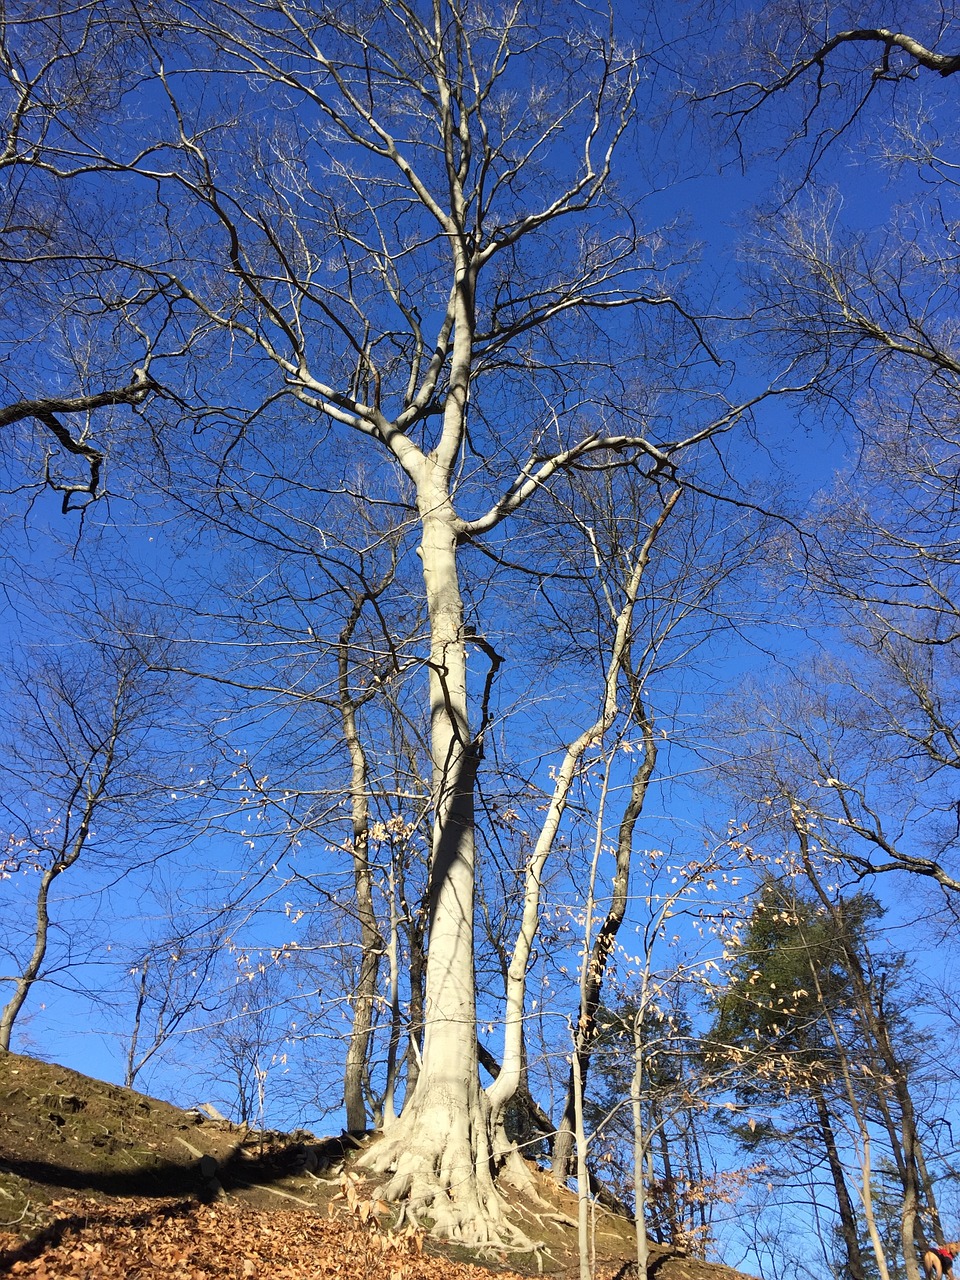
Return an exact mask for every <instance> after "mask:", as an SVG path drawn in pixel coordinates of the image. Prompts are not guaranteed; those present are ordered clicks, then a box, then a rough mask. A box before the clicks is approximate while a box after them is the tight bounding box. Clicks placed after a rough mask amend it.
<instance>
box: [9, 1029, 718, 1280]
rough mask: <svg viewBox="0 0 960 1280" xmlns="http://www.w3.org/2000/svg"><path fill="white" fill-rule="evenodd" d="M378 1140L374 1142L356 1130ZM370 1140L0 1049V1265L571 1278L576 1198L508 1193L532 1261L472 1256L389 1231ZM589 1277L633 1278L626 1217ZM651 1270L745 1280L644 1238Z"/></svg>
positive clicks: (129, 1273)
mask: <svg viewBox="0 0 960 1280" xmlns="http://www.w3.org/2000/svg"><path fill="white" fill-rule="evenodd" d="M365 1141H366V1142H370V1141H376V1138H375V1137H371V1138H368V1139H366V1140H365ZM362 1146H363V1143H356V1142H355V1141H354V1140H353V1139H350V1138H345V1137H344V1136H337V1137H331V1138H318V1137H316V1136H314V1135H313V1134H310V1133H306V1132H297V1133H289V1134H288V1133H273V1132H267V1133H261V1132H256V1131H252V1130H249V1129H247V1128H245V1127H241V1126H237V1125H233V1124H231V1123H229V1122H228V1121H227V1120H224V1119H223V1118H219V1119H218V1118H216V1117H215V1115H211V1114H208V1113H205V1111H204V1110H203V1109H198V1110H191V1111H184V1110H180V1109H179V1108H178V1107H175V1106H172V1105H171V1104H170V1103H167V1102H161V1101H159V1100H157V1099H156V1098H149V1097H146V1096H145V1095H144V1094H141V1093H136V1092H135V1091H134V1090H132V1089H122V1088H119V1087H118V1086H116V1085H109V1084H104V1083H102V1082H101V1081H98V1080H93V1079H91V1078H90V1077H88V1076H84V1075H80V1074H79V1073H78V1072H76V1071H71V1070H69V1069H68V1068H66V1067H61V1066H57V1065H54V1064H51V1063H47V1062H39V1061H37V1060H36V1059H34V1058H27V1057H23V1056H21V1055H18V1054H0V1274H11V1275H16V1276H33V1277H37V1278H38V1280H47V1278H49V1280H53V1278H54V1277H76V1278H77V1280H80V1278H81V1277H82V1280H112V1278H113V1277H114V1276H116V1277H117V1278H118V1280H120V1278H121V1277H123V1278H124V1280H126V1278H127V1277H131V1278H132V1280H133V1278H135V1277H139V1276H151V1277H171V1280H172V1278H173V1277H176V1278H177V1280H180V1278H183V1280H224V1278H225V1277H230V1278H231V1280H234V1278H235V1277H236V1278H237V1280H284V1278H285V1277H290V1278H291V1280H292V1278H293V1277H296V1280H326V1278H327V1277H335V1276H336V1277H343V1278H344V1280H353V1278H354V1277H356V1280H441V1278H442V1280H484V1278H486V1280H489V1278H490V1276H491V1274H498V1275H499V1276H501V1278H502V1277H504V1276H530V1275H538V1274H540V1273H541V1272H542V1273H543V1274H547V1275H554V1276H557V1277H558V1278H560V1280H575V1277H577V1276H578V1275H579V1263H578V1257H577V1232H576V1226H575V1219H576V1199H575V1197H574V1196H573V1195H572V1194H570V1193H569V1192H567V1191H563V1190H560V1189H559V1188H557V1187H556V1186H555V1184H554V1183H553V1182H552V1180H551V1179H550V1178H549V1177H547V1176H546V1175H540V1174H539V1173H538V1174H537V1177H538V1186H539V1192H540V1195H541V1197H542V1199H543V1200H545V1201H547V1202H548V1203H549V1205H550V1206H551V1210H552V1211H547V1210H545V1209H544V1207H543V1205H540V1206H534V1205H532V1204H525V1203H523V1202H522V1201H521V1200H519V1199H518V1198H514V1201H513V1207H514V1209H515V1211H516V1214H517V1220H518V1223H520V1224H521V1225H522V1226H523V1227H524V1229H525V1231H526V1232H527V1234H528V1235H529V1236H531V1237H535V1238H536V1239H537V1240H538V1241H541V1242H542V1243H543V1248H542V1249H541V1250H540V1251H539V1252H538V1253H537V1254H536V1255H532V1256H531V1255H529V1254H528V1255H519V1256H518V1255H516V1254H511V1255H510V1256H508V1255H507V1254H506V1253H498V1254H495V1255H493V1256H490V1255H489V1254H488V1255H487V1256H484V1257H479V1256H478V1255H477V1253H476V1252H475V1251H471V1250H469V1249H466V1248H464V1247H462V1246H457V1245H455V1244H450V1243H443V1242H438V1241H434V1240H432V1239H431V1238H429V1237H427V1236H425V1234H424V1232H423V1231H422V1230H417V1229H415V1228H412V1227H405V1228H402V1229H401V1228H397V1227H395V1226H394V1225H393V1222H394V1217H395V1215H394V1214H393V1213H392V1211H391V1210H389V1209H388V1208H387V1206H386V1205H383V1204H382V1203H380V1202H378V1201H376V1199H375V1198H374V1196H375V1188H374V1187H373V1186H372V1185H371V1184H370V1183H368V1181H367V1180H366V1179H365V1178H364V1177H362V1176H361V1175H360V1174H359V1173H358V1172H356V1171H355V1169H354V1164H355V1161H356V1158H357V1154H358V1151H359V1150H360V1149H361V1148H362ZM595 1240H596V1259H597V1265H596V1274H597V1277H598V1280H628V1277H630V1276H631V1275H635V1267H634V1266H633V1265H631V1261H630V1259H631V1257H632V1253H633V1249H634V1237H633V1224H632V1222H630V1221H629V1220H628V1219H626V1218H623V1217H618V1216H617V1215H615V1214H612V1213H609V1212H606V1211H599V1212H598V1215H597V1220H596V1235H595ZM651 1275H652V1276H654V1277H656V1280H741V1278H740V1277H739V1273H737V1272H735V1271H733V1270H731V1269H730V1268H727V1267H723V1266H719V1265H717V1264H714V1263H708V1262H704V1261H702V1260H699V1259H696V1258H692V1257H690V1258H688V1257H681V1256H679V1255H677V1254H671V1253H668V1252H665V1251H663V1250H659V1249H657V1247H656V1246H653V1251H652V1266H651Z"/></svg>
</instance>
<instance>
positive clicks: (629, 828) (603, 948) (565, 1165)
mask: <svg viewBox="0 0 960 1280" xmlns="http://www.w3.org/2000/svg"><path fill="white" fill-rule="evenodd" d="M638 713H639V715H640V717H641V720H640V722H641V724H642V726H643V759H642V761H641V763H640V767H639V768H638V769H637V770H636V772H635V773H634V775H633V782H632V784H631V788H630V799H629V801H628V802H627V808H626V811H625V812H624V815H623V819H622V820H621V823H620V831H619V834H618V837H617V860H616V868H615V870H614V877H613V892H612V894H611V898H610V907H609V909H608V911H607V915H606V919H605V920H604V922H603V925H602V926H601V928H600V930H599V932H598V933H597V936H596V938H595V939H594V942H593V948H592V951H591V954H590V962H589V965H588V966H587V974H586V984H585V987H584V992H583V999H582V1004H581V1009H582V1011H583V1012H582V1015H581V1023H580V1028H579V1032H580V1034H579V1036H578V1038H577V1048H576V1050H575V1052H576V1053H577V1055H578V1057H579V1059H580V1061H579V1073H580V1078H581V1080H582V1081H583V1082H584V1087H586V1079H587V1072H588V1071H589V1068H590V1055H591V1053H592V1052H593V1042H594V1039H595V1038H596V1033H597V1010H598V1009H599V1007H600V996H601V994H602V991H603V979H604V976H605V974H606V970H607V962H608V961H609V959H610V954H611V952H612V951H613V945H614V943H615V942H616V939H617V934H618V933H619V931H620V926H621V924H622V923H623V917H624V915H625V914H626V910H627V902H628V899H629V891H630V861H631V858H632V856H633V833H634V829H635V827H636V825H637V820H638V818H639V817H640V814H641V812H642V810H643V802H644V799H645V798H646V794H647V787H648V785H649V783H650V778H651V777H652V775H653V771H654V768H655V767H656V763H657V747H656V743H655V742H654V738H653V725H652V723H651V722H650V720H648V719H647V717H646V716H645V715H643V713H642V712H640V711H639V706H638ZM574 1101H575V1098H574V1084H573V1069H572V1068H571V1071H570V1076H569V1078H568V1081H567V1095H566V1102H565V1105H564V1109H563V1117H562V1119H561V1121H560V1125H559V1128H558V1130H557V1137H556V1141H555V1142H554V1148H553V1176H554V1177H555V1178H556V1179H557V1181H558V1182H561V1183H562V1182H565V1181H566V1179H567V1178H568V1177H569V1175H570V1157H571V1153H572V1150H573V1133H574Z"/></svg>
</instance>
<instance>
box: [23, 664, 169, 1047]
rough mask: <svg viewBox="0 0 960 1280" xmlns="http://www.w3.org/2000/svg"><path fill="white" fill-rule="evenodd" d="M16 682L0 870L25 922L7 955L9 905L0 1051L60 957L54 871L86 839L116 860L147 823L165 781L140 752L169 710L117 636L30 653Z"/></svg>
mask: <svg viewBox="0 0 960 1280" xmlns="http://www.w3.org/2000/svg"><path fill="white" fill-rule="evenodd" d="M16 684H17V686H18V687H17V688H16V691H15V693H14V694H13V695H12V696H11V698H10V699H9V703H8V705H9V719H8V722H7V725H6V733H5V738H6V741H5V743H4V749H3V756H2V769H3V776H4V786H3V796H4V798H3V803H2V812H3V814H4V818H5V826H6V829H7V830H6V849H5V851H4V860H3V864H2V866H3V878H4V879H5V880H6V881H7V889H8V891H9V892H11V894H12V893H13V892H14V891H17V890H19V889H20V888H21V886H23V887H24V888H26V889H28V893H27V895H26V897H28V898H29V900H30V903H31V906H30V913H31V917H32V919H31V923H30V924H27V923H26V922H24V925H23V930H22V932H23V937H24V940H25V941H24V947H23V949H22V950H18V949H17V947H16V942H15V940H16V937H17V935H16V933H15V931H14V929H13V927H12V925H13V912H12V911H11V915H10V923H11V928H10V932H9V933H8V935H7V941H6V943H5V948H4V949H5V952H6V954H7V956H8V958H9V960H10V961H11V963H12V965H13V968H14V972H13V974H11V975H4V981H5V982H7V983H9V984H10V985H11V988H12V990H11V994H10V996H9V998H8V1000H7V1002H6V1004H5V1005H4V1006H3V1010H2V1012H0V1049H3V1050H8V1049H9V1048H10V1038H11V1033H12V1031H13V1027H14V1024H15V1022H16V1020H17V1017H18V1015H19V1014H20V1012H21V1010H22V1008H23V1006H24V1004H25V1002H26V1000H27V998H28V996H29V995H30V992H31V990H32V989H33V987H34V986H35V984H36V983H38V982H43V981H44V980H45V979H48V978H50V977H51V976H52V973H53V972H54V969H55V968H59V967H61V966H62V965H63V964H64V963H66V964H69V960H67V961H64V959H63V957H61V956H59V955H58V956H57V961H56V965H55V966H51V965H50V963H49V961H48V956H49V954H50V945H51V930H52V929H53V928H55V921H54V920H53V918H52V916H51V908H52V901H53V895H54V893H55V890H56V887H57V883H58V881H59V879H60V877H61V876H63V875H64V874H65V873H66V872H68V871H69V870H70V869H71V868H72V867H73V866H74V865H75V864H76V863H77V862H78V861H79V860H80V858H81V857H82V856H83V855H85V854H87V855H89V853H90V848H89V846H90V845H91V843H94V845H95V850H97V851H99V850H101V849H102V850H103V854H101V855H100V856H106V857H108V858H110V859H111V860H112V861H118V862H119V860H120V857H121V850H122V849H123V847H125V846H127V845H128V844H129V841H130V840H131V838H132V837H133V834H134V832H135V831H139V832H140V833H141V835H142V834H143V832H145V831H146V830H149V829H150V828H151V827H152V826H154V825H155V823H154V821H153V818H152V815H151V814H150V813H149V807H150V806H151V805H152V804H153V802H154V801H155V799H156V795H157V792H158V789H159V788H160V787H161V786H162V785H163V783H164V781H166V780H165V779H162V777H158V775H157V773H156V772H154V765H155V763H156V761H155V759H151V755H152V754H153V755H155V754H156V747H155V745H154V740H155V739H156V737H157V735H158V733H159V730H160V728H161V726H162V724H163V713H164V711H166V710H167V709H168V707H169V702H168V690H167V687H166V681H165V680H164V678H163V677H161V676H155V675H152V674H151V673H150V672H149V671H148V670H147V669H146V668H145V667H144V665H143V663H142V662H141V660H140V657H139V655H138V654H137V652H136V650H135V649H133V648H132V647H131V646H130V645H129V644H125V643H124V642H123V640H122V638H118V639H117V640H116V641H115V643H113V644H110V643H109V642H106V641H101V642H99V643H96V644H93V643H88V644H86V645H83V646H81V652H80V653H79V655H74V656H69V657H56V656H52V657H50V656H48V657H42V658H36V657H35V658H34V659H33V660H32V661H30V662H29V663H28V664H27V665H25V666H24V668H23V669H22V670H21V672H20V673H19V676H18V678H17V681H16ZM160 754H161V755H162V754H163V753H162V752H161V753H160ZM141 806H142V809H141ZM94 828H96V830H95V831H94ZM111 836H112V838H113V840H112V843H113V844H114V846H116V847H113V848H111V839H110V837H111ZM94 856H97V854H96V853H95V854H94ZM120 869H122V863H121V864H120ZM17 896H18V897H21V898H23V897H24V895H22V894H19V893H18V894H17ZM21 909H23V903H21Z"/></svg>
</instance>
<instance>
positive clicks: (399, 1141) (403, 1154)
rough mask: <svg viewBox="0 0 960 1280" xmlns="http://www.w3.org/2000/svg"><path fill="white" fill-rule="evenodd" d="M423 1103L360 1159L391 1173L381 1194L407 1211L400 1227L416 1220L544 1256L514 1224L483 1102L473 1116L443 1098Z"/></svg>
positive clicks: (450, 1235) (447, 1233) (463, 1237)
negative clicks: (497, 1174)
mask: <svg viewBox="0 0 960 1280" xmlns="http://www.w3.org/2000/svg"><path fill="white" fill-rule="evenodd" d="M421 1097H422V1095H421ZM417 1101H418V1100H417V1099H416V1098H415V1099H413V1100H412V1102H411V1105H410V1106H409V1107H407V1108H405V1110H404V1114H403V1115H401V1117H400V1118H399V1120H398V1121H397V1122H396V1124H395V1125H392V1126H391V1128H390V1132H389V1133H388V1134H385V1135H384V1137H383V1138H382V1139H381V1140H380V1141H379V1142H378V1143H377V1144H376V1145H375V1146H374V1147H372V1148H371V1150H370V1151H368V1152H366V1153H365V1154H364V1155H363V1156H362V1157H361V1159H360V1161H359V1165H360V1167H361V1168H364V1169H368V1170H370V1171H371V1172H372V1173H378V1174H389V1175H390V1177H389V1178H388V1180H387V1181H386V1182H385V1183H384V1184H383V1185H382V1186H381V1187H379V1188H378V1189H377V1192H376V1195H377V1197H378V1198H380V1199H382V1200H385V1201H387V1202H388V1203H391V1204H397V1205H399V1206H400V1219H399V1222H398V1225H400V1223H402V1222H405V1221H407V1222H413V1223H416V1224H417V1225H418V1226H423V1227H426V1228H428V1229H429V1230H430V1231H431V1232H432V1233H433V1234H435V1235H439V1236H443V1237H444V1238H446V1239H448V1240H457V1241H461V1242H463V1243H464V1244H467V1245H469V1246H471V1247H473V1248H477V1249H481V1250H483V1249H488V1248H489V1249H496V1250H502V1249H507V1250H509V1251H511V1252H522V1253H533V1252H537V1251H538V1250H539V1249H540V1248H541V1247H542V1246H541V1245H540V1243H538V1242H537V1241H534V1240H532V1239H531V1238H530V1237H529V1236H528V1235H527V1234H526V1233H525V1232H524V1231H523V1230H521V1228H520V1227H518V1226H517V1225H516V1223H514V1222H512V1221H511V1220H510V1217H509V1216H508V1213H507V1206H506V1202H505V1201H504V1198H503V1196H502V1195H501V1194H500V1191H499V1189H498V1187H497V1184H496V1182H495V1180H494V1176H493V1173H492V1170H491V1160H490V1150H489V1141H488V1138H487V1134H486V1128H485V1124H484V1121H485V1117H484V1116H483V1114H482V1112H483V1102H482V1100H481V1098H480V1097H477V1098H476V1107H475V1114H474V1115H473V1116H471V1117H469V1118H468V1117H466V1116H465V1115H464V1114H463V1108H462V1107H457V1106H453V1105H444V1103H443V1100H442V1099H440V1098H437V1097H436V1096H434V1097H431V1098H430V1099H429V1102H428V1103H427V1104H425V1105H424V1104H423V1103H422V1102H421V1104H420V1105H419V1106H418V1105H417ZM518 1159H519V1157H518ZM521 1163H522V1162H521Z"/></svg>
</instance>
